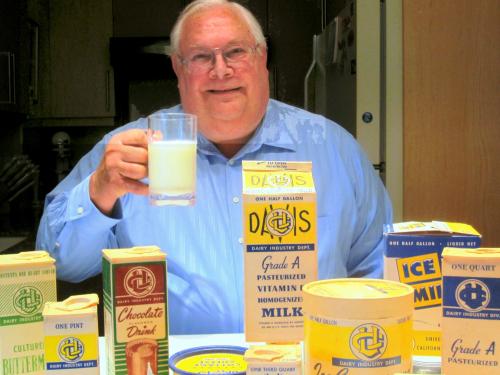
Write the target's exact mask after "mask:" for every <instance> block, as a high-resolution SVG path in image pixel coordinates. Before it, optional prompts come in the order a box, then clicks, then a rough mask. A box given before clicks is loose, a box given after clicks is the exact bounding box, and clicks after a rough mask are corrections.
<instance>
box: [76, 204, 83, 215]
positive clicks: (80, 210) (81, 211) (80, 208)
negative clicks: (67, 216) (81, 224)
mask: <svg viewBox="0 0 500 375" xmlns="http://www.w3.org/2000/svg"><path fill="white" fill-rule="evenodd" d="M76 213H77V214H78V215H81V214H83V207H82V206H79V207H78V208H77V209H76Z"/></svg>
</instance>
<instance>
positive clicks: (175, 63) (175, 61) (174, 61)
mask: <svg viewBox="0 0 500 375" xmlns="http://www.w3.org/2000/svg"><path fill="white" fill-rule="evenodd" d="M170 60H171V62H172V68H173V69H174V72H175V75H176V76H177V79H179V74H180V70H181V69H182V64H181V62H180V61H179V58H178V57H177V55H176V54H173V55H171V56H170Z"/></svg>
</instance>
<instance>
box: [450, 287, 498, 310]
mask: <svg viewBox="0 0 500 375" xmlns="http://www.w3.org/2000/svg"><path fill="white" fill-rule="evenodd" d="M490 298H491V293H490V290H489V289H488V286H487V285H486V284H485V283H483V282H482V281H480V280H476V279H468V280H464V281H462V282H461V283H460V284H458V286H457V289H456V290H455V299H456V300H457V303H458V304H459V306H460V307H462V308H463V309H464V310H467V311H471V312H476V311H481V310H483V309H484V308H486V307H487V306H488V304H489V303H490Z"/></svg>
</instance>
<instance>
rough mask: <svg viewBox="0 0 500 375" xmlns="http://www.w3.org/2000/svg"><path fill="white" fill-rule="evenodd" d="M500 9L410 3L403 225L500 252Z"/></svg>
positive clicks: (442, 0)
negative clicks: (468, 229)
mask: <svg viewBox="0 0 500 375" xmlns="http://www.w3.org/2000/svg"><path fill="white" fill-rule="evenodd" d="M499 14H500V2H498V0H482V1H480V2H470V1H467V0H419V1H413V0H405V1H404V2H403V25H404V26H403V30H404V32H403V38H404V43H403V45H404V56H403V59H404V73H403V74H404V188H403V189H404V214H403V215H404V218H405V219H406V220H432V219H440V220H446V221H460V222H466V223H468V224H471V225H473V226H474V227H475V228H476V229H477V230H478V231H479V232H480V233H481V234H482V235H483V245H485V246H497V247H498V246H500V231H499V230H498V223H499V222H500V188H499V186H500V168H499V165H500V147H499V146H498V142H499V140H500V123H499V118H500V106H499V105H498V104H499V103H498V101H499V100H498V98H499V96H498V88H499V87H500V70H499V69H498V63H499V61H500V39H499V38H498V36H499V35H500V23H499V22H498V15H499Z"/></svg>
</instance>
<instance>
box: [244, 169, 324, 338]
mask: <svg viewBox="0 0 500 375" xmlns="http://www.w3.org/2000/svg"><path fill="white" fill-rule="evenodd" d="M311 169H312V165H311V163H310V162H283V161H278V162H273V161H263V162H259V161H243V231H244V242H245V251H244V261H245V337H246V341H249V342H251V341H260V342H262V341H264V342H274V343H278V342H297V341H299V340H301V339H302V338H303V334H304V333H303V312H302V286H303V285H304V284H306V283H308V282H310V281H313V280H316V278H317V254H316V253H317V249H316V248H317V241H316V192H315V189H314V182H313V177H312V173H311Z"/></svg>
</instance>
